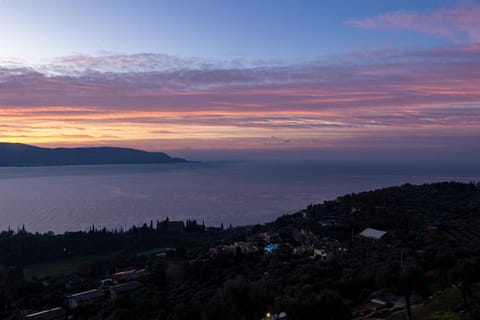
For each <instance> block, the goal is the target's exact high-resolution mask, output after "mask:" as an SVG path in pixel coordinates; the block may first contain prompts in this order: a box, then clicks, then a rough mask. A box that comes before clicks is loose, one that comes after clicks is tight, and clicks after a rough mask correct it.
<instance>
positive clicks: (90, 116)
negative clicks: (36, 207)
mask: <svg viewBox="0 0 480 320" xmlns="http://www.w3.org/2000/svg"><path fill="white" fill-rule="evenodd" d="M0 48H1V50H0V141H3V142H19V143H29V144H34V145H39V146H46V147H62V146H98V145H112V146H123V147H133V148H140V149H146V150H152V151H167V152H170V153H172V154H173V155H176V156H186V157H189V158H196V159H208V158H219V159H220V158H229V157H230V158H249V157H250V158H256V157H258V158H262V157H263V158H269V157H270V158H281V157H285V158H288V157H291V158H328V159H333V160H335V159H367V160H376V159H390V160H395V159H397V160H398V159H406V160H419V159H424V160H439V159H446V160H449V161H454V160H458V159H460V158H461V159H470V160H472V161H478V160H480V143H479V142H478V141H480V2H478V1H429V0H422V1H418V0H417V1H380V0H377V1H374V0H365V1H353V0H352V1H339V0H337V1H308V0H304V1H298V0H296V1H289V0H284V1H278V0H262V1H258V0H255V1H253V0H242V1H234V0H229V1H225V0H222V1H221V0H218V1H213V0H211V1H207V0H204V1H198V0H195V1H185V0H177V1H146V0H143V1H142V0H135V1H133V0H132V1H124V0H96V1H90V0H71V1H63V0H42V1H35V0H30V1H26V0H0Z"/></svg>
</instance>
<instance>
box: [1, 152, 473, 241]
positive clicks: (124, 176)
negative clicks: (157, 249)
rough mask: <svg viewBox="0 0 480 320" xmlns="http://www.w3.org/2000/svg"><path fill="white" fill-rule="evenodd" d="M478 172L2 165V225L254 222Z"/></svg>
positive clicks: (300, 165) (314, 165) (266, 164)
mask: <svg viewBox="0 0 480 320" xmlns="http://www.w3.org/2000/svg"><path fill="white" fill-rule="evenodd" d="M479 177H480V170H478V169H477V168H475V167H468V168H467V167H462V166H456V167H455V166H450V167H442V166H433V165H403V166H393V165H380V164H348V163H320V162H314V161H308V162H307V161H304V162H302V161H238V162H202V163H186V164H151V165H113V166H76V167H35V168H0V229H1V230H6V229H7V228H8V227H11V228H13V229H16V228H17V227H21V226H22V225H23V224H24V225H25V226H26V228H27V230H29V231H39V232H46V231H54V232H56V233H59V232H63V231H67V230H70V231H72V230H85V229H88V228H89V227H90V226H91V225H92V224H94V225H95V226H96V227H103V226H105V227H107V228H109V229H113V228H119V227H130V226H132V225H134V224H136V225H139V224H142V223H144V222H149V221H150V220H151V219H153V220H157V219H164V218H165V217H167V216H168V217H169V219H170V220H177V219H182V220H184V219H196V220H197V221H199V222H200V223H201V222H202V221H205V224H206V225H211V226H219V225H220V224H221V223H222V222H223V223H224V225H225V226H228V225H229V224H232V225H246V224H256V223H263V222H268V221H271V220H273V219H275V218H276V217H278V216H280V215H282V214H286V213H294V212H296V211H298V210H301V209H303V208H305V207H306V206H307V205H308V204H310V203H319V202H322V201H323V200H329V199H333V198H335V197H337V196H339V195H343V194H345V193H351V192H360V191H366V190H372V189H376V188H380V187H386V186H393V185H400V184H404V183H413V184H419V183H426V182H436V181H445V180H449V181H450V180H455V181H474V180H475V181H478V180H480V179H479Z"/></svg>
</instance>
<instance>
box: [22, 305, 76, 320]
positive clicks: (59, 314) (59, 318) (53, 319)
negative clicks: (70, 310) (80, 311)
mask: <svg viewBox="0 0 480 320" xmlns="http://www.w3.org/2000/svg"><path fill="white" fill-rule="evenodd" d="M66 318H67V313H66V312H65V310H63V309H62V308H53V309H48V310H44V311H40V312H36V313H31V314H28V315H26V316H25V319H26V320H65V319H66Z"/></svg>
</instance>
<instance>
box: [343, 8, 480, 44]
mask: <svg viewBox="0 0 480 320" xmlns="http://www.w3.org/2000/svg"><path fill="white" fill-rule="evenodd" d="M349 23H350V24H351V25H353V26H355V27H358V28H367V29H386V30H409V31H415V32H420V33H426V34H430V35H433V36H436V37H440V38H447V39H450V40H454V41H461V40H465V39H466V40H467V41H469V42H471V43H478V42H480V6H479V5H474V6H469V7H458V8H445V9H438V10H434V11H429V12H408V11H395V12H389V13H385V14H381V15H378V16H375V17H370V18H365V19H357V20H351V21H349Z"/></svg>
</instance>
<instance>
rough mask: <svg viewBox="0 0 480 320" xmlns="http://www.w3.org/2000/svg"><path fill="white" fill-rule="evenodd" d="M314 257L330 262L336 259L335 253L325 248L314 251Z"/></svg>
mask: <svg viewBox="0 0 480 320" xmlns="http://www.w3.org/2000/svg"><path fill="white" fill-rule="evenodd" d="M313 256H314V257H316V258H320V260H323V261H329V260H330V259H332V258H333V257H334V253H333V252H331V251H328V250H326V249H325V248H320V249H313Z"/></svg>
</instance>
